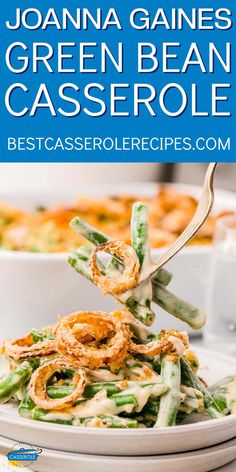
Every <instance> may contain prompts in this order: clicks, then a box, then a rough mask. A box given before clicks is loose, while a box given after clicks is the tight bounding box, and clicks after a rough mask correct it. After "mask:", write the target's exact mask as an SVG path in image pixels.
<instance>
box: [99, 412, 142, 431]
mask: <svg viewBox="0 0 236 472" xmlns="http://www.w3.org/2000/svg"><path fill="white" fill-rule="evenodd" d="M99 418H100V419H101V420H102V422H103V424H104V425H105V426H106V427H107V428H137V426H138V424H137V421H136V420H135V419H133V418H120V417H119V416H114V415H113V416H112V415H102V416H99Z"/></svg>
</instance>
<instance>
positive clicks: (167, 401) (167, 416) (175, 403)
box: [154, 355, 181, 428]
mask: <svg viewBox="0 0 236 472" xmlns="http://www.w3.org/2000/svg"><path fill="white" fill-rule="evenodd" d="M161 376H162V380H163V382H165V384H167V385H168V387H169V389H168V391H167V392H166V393H165V394H164V395H162V397H161V399H160V407H159V411H158V416H157V421H156V423H155V426H154V427H155V428H159V427H162V426H173V425H175V422H176V415H177V412H178V409H179V406H180V402H181V392H180V380H181V373H180V361H179V360H177V361H173V360H171V357H170V356H168V355H164V356H163V357H162V362H161Z"/></svg>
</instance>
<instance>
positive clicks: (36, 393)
mask: <svg viewBox="0 0 236 472" xmlns="http://www.w3.org/2000/svg"><path fill="white" fill-rule="evenodd" d="M64 369H74V366H72V365H71V364H70V363H69V362H68V361H66V360H63V359H56V360H53V361H51V362H47V363H46V364H44V365H42V366H41V367H39V368H38V369H37V370H35V372H34V373H33V375H32V377H31V380H30V384H29V393H30V396H31V398H32V400H33V401H34V403H35V404H36V405H37V406H39V407H40V408H43V409H44V410H52V409H55V410H61V409H62V408H67V407H69V406H71V405H73V403H75V402H76V401H77V400H78V399H79V398H80V397H81V396H82V394H83V391H84V387H85V384H86V375H85V372H84V370H83V369H81V368H77V369H76V371H75V374H74V377H73V380H72V384H73V387H75V390H74V391H73V392H72V393H71V394H70V395H67V396H66V397H64V398H57V399H52V398H50V397H49V396H48V395H47V383H48V381H49V380H50V378H51V377H52V376H53V375H54V374H55V373H56V372H60V371H62V370H64Z"/></svg>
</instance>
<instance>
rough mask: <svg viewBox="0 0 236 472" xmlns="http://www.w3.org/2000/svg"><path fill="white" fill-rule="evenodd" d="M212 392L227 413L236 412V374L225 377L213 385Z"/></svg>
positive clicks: (220, 406)
mask: <svg viewBox="0 0 236 472" xmlns="http://www.w3.org/2000/svg"><path fill="white" fill-rule="evenodd" d="M210 392H211V393H212V396H213V398H214V400H215V401H216V403H217V405H218V406H219V408H220V409H221V410H222V411H223V413H224V414H225V415H228V414H229V413H231V414H232V413H236V376H233V375H232V376H228V377H225V378H224V379H223V380H221V381H220V382H217V384H215V385H214V386H212V387H211V388H210Z"/></svg>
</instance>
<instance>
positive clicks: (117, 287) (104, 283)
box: [89, 239, 140, 294]
mask: <svg viewBox="0 0 236 472" xmlns="http://www.w3.org/2000/svg"><path fill="white" fill-rule="evenodd" d="M100 251H104V252H108V253H110V254H112V255H115V256H117V257H118V259H119V260H120V261H121V262H122V264H123V265H124V271H123V272H121V273H120V272H119V274H118V275H119V276H118V277H117V278H110V277H108V276H107V275H103V274H102V273H101V270H100V268H99V267H98V264H97V253H98V252H100ZM89 265H90V270H91V275H92V278H93V281H94V283H95V284H96V285H97V286H98V287H100V288H101V289H102V291H103V293H105V294H107V293H110V294H114V293H116V294H117V293H122V292H125V291H127V290H129V289H131V288H133V287H134V286H135V285H136V284H137V282H138V278H139V268H140V263H139V259H138V256H137V254H136V252H135V250H134V249H133V248H132V247H131V246H128V245H127V244H125V243H124V242H121V241H118V240H117V239H114V240H112V241H108V242H107V243H104V244H99V245H98V246H96V247H95V248H94V250H93V251H92V253H91V256H90V262H89Z"/></svg>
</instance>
